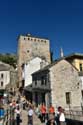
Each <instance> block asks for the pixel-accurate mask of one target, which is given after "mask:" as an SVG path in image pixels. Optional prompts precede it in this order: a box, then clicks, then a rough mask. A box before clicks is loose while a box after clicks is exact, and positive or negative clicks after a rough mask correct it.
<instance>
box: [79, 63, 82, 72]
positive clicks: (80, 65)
mask: <svg viewBox="0 0 83 125" xmlns="http://www.w3.org/2000/svg"><path fill="white" fill-rule="evenodd" d="M79 67H80V71H82V63H80V64H79Z"/></svg>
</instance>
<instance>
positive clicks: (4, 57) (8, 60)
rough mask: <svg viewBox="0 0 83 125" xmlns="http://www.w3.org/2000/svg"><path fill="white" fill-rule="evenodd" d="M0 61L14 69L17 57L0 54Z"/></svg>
mask: <svg viewBox="0 0 83 125" xmlns="http://www.w3.org/2000/svg"><path fill="white" fill-rule="evenodd" d="M0 61H2V62H4V63H7V64H9V65H11V66H13V67H14V68H16V65H17V56H16V55H12V54H0Z"/></svg>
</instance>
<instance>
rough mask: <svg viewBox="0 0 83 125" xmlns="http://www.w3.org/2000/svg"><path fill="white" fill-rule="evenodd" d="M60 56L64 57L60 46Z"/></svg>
mask: <svg viewBox="0 0 83 125" xmlns="http://www.w3.org/2000/svg"><path fill="white" fill-rule="evenodd" d="M60 57H61V58H63V57H64V53H63V49H62V47H61V48H60Z"/></svg>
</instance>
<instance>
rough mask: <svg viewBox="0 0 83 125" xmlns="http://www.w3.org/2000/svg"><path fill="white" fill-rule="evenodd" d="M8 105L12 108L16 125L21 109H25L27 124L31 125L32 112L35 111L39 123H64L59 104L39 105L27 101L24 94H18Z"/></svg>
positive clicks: (59, 124)
mask: <svg viewBox="0 0 83 125" xmlns="http://www.w3.org/2000/svg"><path fill="white" fill-rule="evenodd" d="M9 107H10V108H13V109H14V120H15V122H16V125H20V123H21V122H22V110H26V111H27V117H28V125H33V114H34V113H35V114H36V115H37V116H38V118H39V119H40V121H41V123H44V124H45V125H66V122H65V113H64V109H63V108H62V107H61V106H59V107H58V109H57V110H56V111H55V108H54V107H53V106H52V104H50V106H49V108H48V109H47V107H46V106H45V103H42V104H41V105H40V106H39V107H38V106H35V105H33V104H31V102H30V101H27V100H26V98H25V96H24V97H23V96H20V95H18V97H17V99H16V100H15V99H13V100H11V101H10V102H9Z"/></svg>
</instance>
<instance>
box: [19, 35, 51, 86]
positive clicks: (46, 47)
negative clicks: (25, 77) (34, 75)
mask: <svg viewBox="0 0 83 125" xmlns="http://www.w3.org/2000/svg"><path fill="white" fill-rule="evenodd" d="M35 57H41V58H42V59H43V60H45V61H46V62H48V63H50V62H51V59H50V43H49V40H48V39H44V38H39V37H33V36H31V35H30V34H28V35H25V36H23V35H20V36H19V38H18V80H19V83H20V84H19V86H21V85H22V84H21V83H22V66H23V65H24V64H25V63H28V62H29V61H30V60H31V59H33V58H35Z"/></svg>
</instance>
